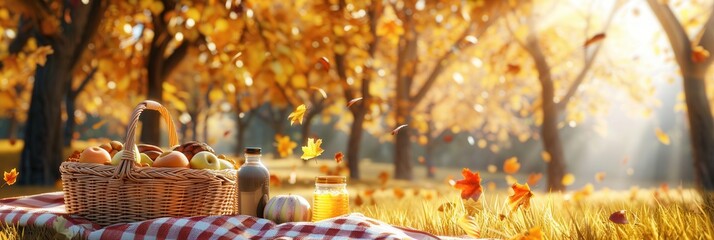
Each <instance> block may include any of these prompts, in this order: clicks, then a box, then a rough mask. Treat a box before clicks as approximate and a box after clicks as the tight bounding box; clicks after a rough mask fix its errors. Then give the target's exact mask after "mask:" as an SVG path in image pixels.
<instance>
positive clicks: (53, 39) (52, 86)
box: [9, 0, 108, 185]
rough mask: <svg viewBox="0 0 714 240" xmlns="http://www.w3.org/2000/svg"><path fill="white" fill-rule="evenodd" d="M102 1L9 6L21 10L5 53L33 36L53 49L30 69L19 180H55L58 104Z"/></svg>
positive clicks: (59, 132)
mask: <svg viewBox="0 0 714 240" xmlns="http://www.w3.org/2000/svg"><path fill="white" fill-rule="evenodd" d="M107 4H108V3H107V2H106V1H100V0H96V1H82V2H80V1H72V2H67V1H40V0H37V1H16V2H14V3H12V4H11V5H10V6H9V7H10V8H11V9H13V10H14V11H16V12H19V13H21V17H20V20H19V21H20V23H19V24H18V29H17V31H16V33H17V36H16V38H15V39H14V40H13V42H12V43H11V44H10V46H11V48H13V49H11V50H10V52H18V51H19V49H22V48H23V47H24V46H25V45H26V44H27V43H28V40H29V39H30V38H31V37H32V38H34V39H36V41H37V43H38V45H41V46H50V47H51V48H52V50H53V51H54V53H53V54H51V55H49V56H48V58H47V62H46V63H45V66H42V67H38V68H37V69H36V71H35V76H34V79H35V82H34V87H33V89H32V100H31V102H30V108H29V112H28V116H27V119H28V121H27V123H26V130H25V146H24V148H23V151H22V155H21V160H20V166H19V171H21V172H23V173H24V174H23V175H21V176H20V180H19V183H20V184H45V185H50V184H54V183H55V181H56V180H57V179H58V178H59V172H58V170H57V169H59V165H60V163H61V162H62V154H61V153H62V144H63V137H64V136H63V134H62V127H61V124H62V107H61V104H62V102H63V99H64V98H65V96H66V94H67V91H68V90H69V89H68V86H69V83H70V82H71V81H70V80H71V77H72V74H73V72H74V71H75V69H76V67H77V64H78V63H79V60H80V58H81V57H82V54H83V53H84V50H85V49H86V46H87V44H88V43H89V41H90V40H91V39H92V37H93V36H94V34H95V33H96V30H97V28H98V26H99V23H100V22H101V19H102V14H103V12H104V9H105V8H106V6H107Z"/></svg>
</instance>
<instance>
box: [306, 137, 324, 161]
mask: <svg viewBox="0 0 714 240" xmlns="http://www.w3.org/2000/svg"><path fill="white" fill-rule="evenodd" d="M320 145H322V139H317V140H315V139H314V138H308V139H307V146H304V147H302V156H301V157H300V158H302V159H303V160H310V159H313V158H316V157H318V156H320V154H322V152H324V151H325V150H324V149H322V148H320Z"/></svg>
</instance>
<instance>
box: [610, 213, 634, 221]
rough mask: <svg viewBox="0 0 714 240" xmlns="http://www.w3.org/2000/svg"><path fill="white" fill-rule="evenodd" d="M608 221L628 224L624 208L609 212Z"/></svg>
mask: <svg viewBox="0 0 714 240" xmlns="http://www.w3.org/2000/svg"><path fill="white" fill-rule="evenodd" d="M610 221H611V222H614V223H617V224H628V223H630V222H629V221H627V216H626V215H625V210H620V211H617V212H614V213H612V214H610Z"/></svg>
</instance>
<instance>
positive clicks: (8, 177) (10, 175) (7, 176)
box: [3, 168, 19, 186]
mask: <svg viewBox="0 0 714 240" xmlns="http://www.w3.org/2000/svg"><path fill="white" fill-rule="evenodd" d="M17 175H19V173H17V169H15V168H13V169H12V170H10V172H4V177H3V180H5V184H7V185H8V186H9V185H13V184H15V182H16V181H17Z"/></svg>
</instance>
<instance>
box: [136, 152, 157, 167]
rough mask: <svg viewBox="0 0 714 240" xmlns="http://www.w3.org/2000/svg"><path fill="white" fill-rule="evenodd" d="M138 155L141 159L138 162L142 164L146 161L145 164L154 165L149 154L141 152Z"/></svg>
mask: <svg viewBox="0 0 714 240" xmlns="http://www.w3.org/2000/svg"><path fill="white" fill-rule="evenodd" d="M140 155H141V160H140V162H139V163H140V164H142V165H144V163H146V164H147V165H149V167H151V165H154V160H151V158H150V157H149V155H146V153H141V154H140Z"/></svg>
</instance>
